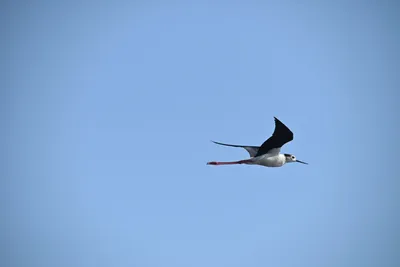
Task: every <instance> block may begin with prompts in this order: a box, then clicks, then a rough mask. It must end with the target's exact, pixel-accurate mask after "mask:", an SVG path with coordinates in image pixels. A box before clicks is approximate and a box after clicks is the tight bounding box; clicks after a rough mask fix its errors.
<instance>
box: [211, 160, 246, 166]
mask: <svg viewBox="0 0 400 267" xmlns="http://www.w3.org/2000/svg"><path fill="white" fill-rule="evenodd" d="M252 162H253V161H252V160H251V159H244V160H239V161H210V162H207V165H233V164H251V163H252Z"/></svg>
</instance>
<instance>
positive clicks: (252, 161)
mask: <svg viewBox="0 0 400 267" xmlns="http://www.w3.org/2000/svg"><path fill="white" fill-rule="evenodd" d="M274 119H275V130H274V132H273V134H272V136H271V137H270V138H268V139H267V140H266V141H265V142H264V143H263V144H262V145H261V146H243V145H232V144H225V143H220V142H215V141H212V142H213V143H215V144H218V145H222V146H231V147H241V148H244V149H246V151H247V152H248V153H249V155H250V158H249V159H244V160H239V161H223V162H221V161H211V162H207V165H231V164H249V165H261V166H265V167H282V166H283V165H285V164H286V163H290V162H298V163H303V164H308V163H306V162H304V161H300V160H298V159H297V158H296V157H295V156H294V155H292V154H281V153H280V152H281V148H282V146H283V145H284V144H286V143H288V142H290V141H292V140H293V132H292V131H291V130H290V129H289V128H288V127H286V125H285V124H283V123H282V122H281V121H280V120H278V119H277V118H276V117H274Z"/></svg>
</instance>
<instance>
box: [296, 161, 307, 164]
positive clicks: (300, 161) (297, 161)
mask: <svg viewBox="0 0 400 267" xmlns="http://www.w3.org/2000/svg"><path fill="white" fill-rule="evenodd" d="M296 162H298V163H303V164H308V163H307V162H304V161H301V160H296Z"/></svg>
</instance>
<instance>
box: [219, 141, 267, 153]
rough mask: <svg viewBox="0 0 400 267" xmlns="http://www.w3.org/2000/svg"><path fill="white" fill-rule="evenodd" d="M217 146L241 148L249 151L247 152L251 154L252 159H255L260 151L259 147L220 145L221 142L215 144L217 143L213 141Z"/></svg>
mask: <svg viewBox="0 0 400 267" xmlns="http://www.w3.org/2000/svg"><path fill="white" fill-rule="evenodd" d="M211 142H213V143H215V144H217V145H222V146H231V147H241V148H244V149H246V150H247V152H249V154H250V157H254V156H255V155H256V154H257V152H258V149H259V148H260V147H259V146H242V145H231V144H224V143H220V142H215V141H211Z"/></svg>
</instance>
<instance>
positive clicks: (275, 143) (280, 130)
mask: <svg viewBox="0 0 400 267" xmlns="http://www.w3.org/2000/svg"><path fill="white" fill-rule="evenodd" d="M274 119H275V130H274V133H273V134H272V136H271V137H270V138H268V140H267V141H265V142H264V143H263V144H262V145H261V147H260V149H259V150H258V152H257V154H256V157H258V156H261V155H264V154H267V153H268V152H269V151H270V150H271V149H274V148H276V149H280V148H281V147H282V146H283V145H284V144H286V143H288V142H290V141H292V140H293V133H292V131H291V130H289V128H288V127H286V125H285V124H283V123H282V122H281V121H280V120H278V119H277V118H276V117H274Z"/></svg>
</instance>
